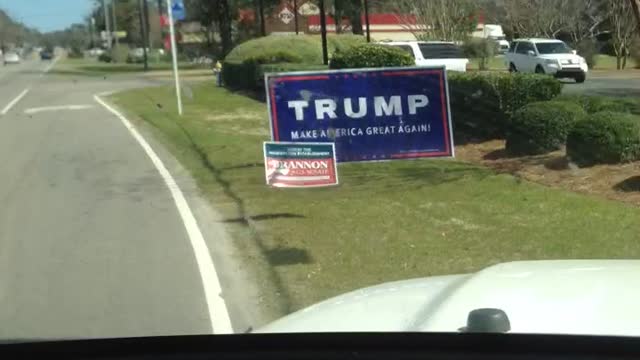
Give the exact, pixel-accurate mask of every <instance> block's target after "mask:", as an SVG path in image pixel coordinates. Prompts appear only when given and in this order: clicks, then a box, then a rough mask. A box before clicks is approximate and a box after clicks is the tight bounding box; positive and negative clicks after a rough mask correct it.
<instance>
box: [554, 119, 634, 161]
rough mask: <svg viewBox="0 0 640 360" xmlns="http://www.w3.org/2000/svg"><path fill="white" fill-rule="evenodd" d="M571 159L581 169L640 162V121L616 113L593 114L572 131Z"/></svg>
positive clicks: (569, 156)
mask: <svg viewBox="0 0 640 360" xmlns="http://www.w3.org/2000/svg"><path fill="white" fill-rule="evenodd" d="M567 157H568V158H569V159H570V160H571V161H573V162H575V163H576V164H578V165H580V166H589V165H594V164H610V163H622V162H629V161H635V160H640V118H639V117H637V116H635V115H631V114H627V113H616V112H599V113H595V114H591V115H589V116H588V117H587V118H586V119H585V120H582V121H579V122H578V123H576V124H575V126H574V127H573V129H572V130H571V131H570V132H569V135H568V137H567Z"/></svg>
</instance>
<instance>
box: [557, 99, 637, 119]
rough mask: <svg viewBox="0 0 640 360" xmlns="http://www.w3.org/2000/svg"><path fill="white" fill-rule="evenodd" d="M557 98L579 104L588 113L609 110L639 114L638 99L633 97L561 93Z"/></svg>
mask: <svg viewBox="0 0 640 360" xmlns="http://www.w3.org/2000/svg"><path fill="white" fill-rule="evenodd" d="M559 99H560V100H562V101H571V102H575V103H577V104H580V106H582V108H583V109H584V111H586V112H587V113H589V114H594V113H597V112H602V111H611V112H625V113H631V114H636V115H640V101H639V100H638V99H633V98H615V97H610V96H598V95H562V96H560V97H559Z"/></svg>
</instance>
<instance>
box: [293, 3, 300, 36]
mask: <svg viewBox="0 0 640 360" xmlns="http://www.w3.org/2000/svg"><path fill="white" fill-rule="evenodd" d="M293 20H294V21H295V24H296V35H298V34H299V32H298V0H293Z"/></svg>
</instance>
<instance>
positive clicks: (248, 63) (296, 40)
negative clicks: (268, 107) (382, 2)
mask: <svg viewBox="0 0 640 360" xmlns="http://www.w3.org/2000/svg"><path fill="white" fill-rule="evenodd" d="M361 43H365V39H364V37H362V36H358V35H336V36H329V37H328V38H327V45H328V46H327V47H328V50H329V53H330V54H331V53H333V52H336V51H346V50H348V49H349V48H351V47H352V46H355V45H357V44H361ZM326 69H327V67H326V66H325V65H322V47H321V42H320V37H318V36H306V35H299V36H282V35H271V36H265V37H261V38H258V39H253V40H249V41H247V42H244V43H242V44H240V45H238V46H236V47H235V48H234V49H233V50H231V52H230V53H229V54H228V55H227V57H226V58H225V61H224V63H223V66H222V79H223V81H224V83H225V86H227V87H229V88H231V89H236V90H239V89H244V90H250V91H256V90H260V89H262V88H263V87H264V83H263V82H264V78H263V76H264V73H266V72H285V71H305V70H326Z"/></svg>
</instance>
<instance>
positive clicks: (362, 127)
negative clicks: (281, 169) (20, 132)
mask: <svg viewBox="0 0 640 360" xmlns="http://www.w3.org/2000/svg"><path fill="white" fill-rule="evenodd" d="M265 84H266V90H267V102H268V106H269V117H270V120H271V137H272V140H273V141H295V142H334V143H335V147H336V156H337V160H338V161H339V162H347V161H371V160H387V159H406V158H421V157H451V156H453V155H454V147H453V136H452V133H451V116H450V110H449V94H448V87H447V76H446V72H445V69H444V67H436V68H395V69H394V68H385V69H367V70H362V69H358V70H347V71H344V70H343V71H320V72H297V73H283V74H266V75H265Z"/></svg>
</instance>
